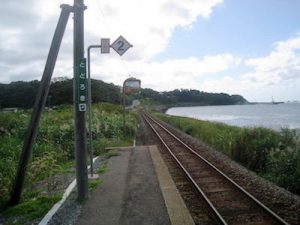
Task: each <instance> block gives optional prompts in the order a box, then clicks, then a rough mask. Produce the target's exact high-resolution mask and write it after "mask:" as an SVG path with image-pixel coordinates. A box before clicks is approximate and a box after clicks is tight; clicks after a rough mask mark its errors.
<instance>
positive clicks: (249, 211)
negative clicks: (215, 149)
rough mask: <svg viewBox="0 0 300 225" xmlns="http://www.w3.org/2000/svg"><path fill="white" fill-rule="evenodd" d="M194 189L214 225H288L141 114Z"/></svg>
mask: <svg viewBox="0 0 300 225" xmlns="http://www.w3.org/2000/svg"><path fill="white" fill-rule="evenodd" d="M142 116H143V118H144V120H145V121H146V122H147V124H148V125H149V126H150V127H151V128H152V130H153V131H154V133H155V134H156V136H157V137H158V138H159V140H160V141H161V142H162V144H163V145H164V147H165V148H166V149H167V151H168V152H169V154H170V155H171V156H172V158H173V159H174V160H175V161H176V163H177V164H178V166H179V167H180V168H181V169H182V170H183V172H184V174H185V176H186V177H187V178H188V179H189V181H190V183H191V184H192V185H193V186H194V189H196V191H197V192H198V193H199V194H200V196H201V198H202V199H204V200H205V203H206V205H207V207H208V210H209V212H210V214H211V217H213V220H214V221H215V222H216V223H217V224H223V225H225V224H228V225H250V224H251V225H254V224H255V225H263V224H264V225H271V224H272V225H273V224H284V225H288V223H287V222H286V221H284V220H283V219H282V218H281V217H279V216H278V215H277V214H276V213H275V212H273V211H272V210H270V209H269V208H268V207H266V206H265V205H264V204H263V203H261V202H260V201H259V200H257V199H256V198H255V197H253V196H252V195H251V194H250V193H248V192H247V191H245V190H244V189H243V188H242V187H241V186H239V185H238V184H237V183H235V182H234V181H233V180H232V179H230V178H229V177H228V176H227V175H226V174H224V173H223V172H222V171H220V170H219V169H218V168H217V167H216V166H215V165H212V164H211V163H210V162H209V161H208V160H206V159H205V158H203V157H202V156H201V155H199V153H197V152H196V151H194V150H193V149H192V148H191V147H189V146H188V145H187V144H185V143H184V142H183V141H182V140H180V138H178V137H177V136H176V135H174V134H173V133H172V132H171V131H169V130H168V129H167V128H166V127H165V126H163V125H162V124H161V123H160V122H159V121H158V120H156V119H154V118H153V117H151V116H150V115H149V114H147V113H142Z"/></svg>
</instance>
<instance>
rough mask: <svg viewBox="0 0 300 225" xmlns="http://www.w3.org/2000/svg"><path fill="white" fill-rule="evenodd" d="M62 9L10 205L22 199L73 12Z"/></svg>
mask: <svg viewBox="0 0 300 225" xmlns="http://www.w3.org/2000/svg"><path fill="white" fill-rule="evenodd" d="M61 9H62V10H61V14H60V17H59V20H58V23H57V26H56V29H55V33H54V36H53V39H52V42H51V47H50V50H49V54H48V58H47V61H46V65H45V69H44V72H43V76H42V79H41V82H40V85H39V90H38V94H37V96H36V99H35V103H34V107H33V112H32V115H31V120H30V123H29V125H28V128H27V131H26V136H25V139H24V142H23V148H22V152H21V156H20V161H19V164H18V169H17V175H16V178H15V181H14V184H13V188H12V193H11V197H10V205H16V204H18V203H19V202H20V199H21V194H22V189H23V186H24V180H25V175H26V170H27V165H28V162H29V161H30V159H31V155H32V147H33V144H34V142H35V139H36V135H37V131H38V126H39V122H40V118H41V115H42V111H43V108H44V106H45V104H46V100H47V96H48V92H49V88H50V82H51V77H52V74H53V70H54V66H55V63H56V59H57V55H58V52H59V48H60V44H61V41H62V38H63V35H64V32H65V29H66V26H67V22H68V19H69V15H70V13H71V11H72V7H71V6H70V5H66V4H63V5H61Z"/></svg>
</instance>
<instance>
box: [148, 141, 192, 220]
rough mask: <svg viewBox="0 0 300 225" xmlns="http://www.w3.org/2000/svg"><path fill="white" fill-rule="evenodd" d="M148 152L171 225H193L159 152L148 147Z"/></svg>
mask: <svg viewBox="0 0 300 225" xmlns="http://www.w3.org/2000/svg"><path fill="white" fill-rule="evenodd" d="M149 150H150V154H151V158H152V160H153V164H154V167H155V171H156V174H157V178H158V181H159V186H160V188H161V191H162V194H163V197H164V200H165V205H166V207H167V211H168V214H169V217H170V221H171V223H172V225H182V224H185V225H195V223H194V221H193V219H192V216H191V214H190V213H189V211H188V209H187V207H186V205H185V203H184V201H183V199H182V198H181V196H180V194H179V192H178V190H177V188H176V185H175V183H174V181H173V180H172V178H171V175H170V174H169V171H168V168H167V166H166V164H165V163H164V161H163V159H162V157H161V154H160V152H159V150H158V149H157V147H156V146H149Z"/></svg>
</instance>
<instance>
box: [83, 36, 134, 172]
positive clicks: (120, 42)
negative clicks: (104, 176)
mask: <svg viewBox="0 0 300 225" xmlns="http://www.w3.org/2000/svg"><path fill="white" fill-rule="evenodd" d="M131 47H133V45H131V44H130V43H129V42H128V41H127V40H126V39H125V38H124V37H122V36H120V37H118V38H117V39H116V40H115V42H114V43H113V44H112V45H110V39H109V38H102V39H101V45H90V46H89V47H88V49H87V64H88V66H87V74H88V129H89V130H88V134H89V135H88V153H89V156H90V164H91V177H93V175H94V167H93V140H92V139H93V135H92V91H91V90H92V82H91V49H92V48H100V49H101V54H108V53H110V48H113V49H114V50H115V51H116V52H117V53H118V54H119V55H120V56H122V55H123V54H124V53H125V52H126V51H127V50H128V49H129V48H131Z"/></svg>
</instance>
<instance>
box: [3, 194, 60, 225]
mask: <svg viewBox="0 0 300 225" xmlns="http://www.w3.org/2000/svg"><path fill="white" fill-rule="evenodd" d="M61 197H62V196H61V195H55V196H53V197H38V198H34V199H31V200H29V201H26V202H23V203H21V204H19V205H17V206H14V207H11V208H9V209H7V210H5V211H4V212H3V215H4V216H6V217H7V222H6V223H5V224H14V223H13V222H12V221H13V220H15V217H18V223H19V224H22V223H25V221H28V220H30V221H32V220H35V219H38V218H41V217H43V216H44V215H45V214H46V213H47V212H48V211H49V210H50V209H51V207H52V205H53V204H55V203H56V202H58V201H59V200H60V199H61Z"/></svg>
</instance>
